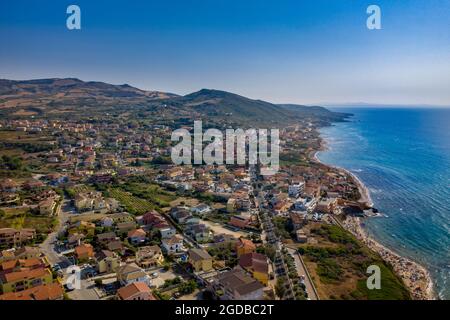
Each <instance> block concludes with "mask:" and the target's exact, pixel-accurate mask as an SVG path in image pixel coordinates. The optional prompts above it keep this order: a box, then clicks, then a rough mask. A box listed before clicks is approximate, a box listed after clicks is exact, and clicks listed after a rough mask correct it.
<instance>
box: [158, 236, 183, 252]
mask: <svg viewBox="0 0 450 320" xmlns="http://www.w3.org/2000/svg"><path fill="white" fill-rule="evenodd" d="M161 244H162V249H163V250H164V251H165V252H166V253H167V254H168V255H171V254H177V253H182V252H184V246H183V238H182V237H181V236H180V235H178V234H176V235H174V236H173V237H172V238H169V239H162V241H161Z"/></svg>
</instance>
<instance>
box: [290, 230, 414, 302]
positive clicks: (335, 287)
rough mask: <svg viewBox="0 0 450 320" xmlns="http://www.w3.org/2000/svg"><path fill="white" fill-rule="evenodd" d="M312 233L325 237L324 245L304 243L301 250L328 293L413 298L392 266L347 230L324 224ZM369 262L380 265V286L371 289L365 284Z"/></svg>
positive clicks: (345, 296) (341, 296)
mask: <svg viewBox="0 0 450 320" xmlns="http://www.w3.org/2000/svg"><path fill="white" fill-rule="evenodd" d="M311 234H312V235H314V236H316V237H320V238H321V239H322V240H321V241H319V243H321V245H305V246H301V247H300V248H299V250H298V251H299V253H300V254H301V255H302V256H303V257H304V259H305V261H306V262H307V265H308V266H309V267H310V268H311V270H312V273H313V274H315V275H317V276H318V279H316V285H317V287H318V289H319V291H320V293H321V294H322V295H325V297H328V298H330V299H331V298H336V299H337V298H339V299H387V300H395V299H410V295H409V292H408V290H407V289H406V287H405V285H404V284H403V282H402V281H401V279H399V278H398V276H397V275H395V273H394V272H393V270H392V268H391V267H390V266H388V265H387V264H386V263H385V262H384V261H383V260H382V259H381V258H380V257H379V256H378V255H377V254H376V253H374V252H372V251H371V250H369V249H368V248H367V247H365V246H364V245H363V244H361V243H360V242H359V241H358V240H357V239H356V238H355V237H354V236H353V235H351V234H350V233H349V232H347V231H346V230H344V229H342V228H340V227H338V226H335V225H326V224H322V225H320V227H318V228H313V229H311ZM370 265H377V266H379V267H380V269H381V290H369V289H368V288H367V286H366V280H367V277H368V274H367V273H366V270H367V267H368V266H370Z"/></svg>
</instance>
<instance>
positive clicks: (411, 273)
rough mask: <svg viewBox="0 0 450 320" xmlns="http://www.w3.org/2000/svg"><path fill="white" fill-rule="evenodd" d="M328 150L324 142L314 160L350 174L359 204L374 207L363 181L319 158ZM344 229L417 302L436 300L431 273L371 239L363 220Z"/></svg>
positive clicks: (350, 220)
mask: <svg viewBox="0 0 450 320" xmlns="http://www.w3.org/2000/svg"><path fill="white" fill-rule="evenodd" d="M323 150H326V144H325V143H324V141H323V140H322V143H321V147H320V150H318V151H316V152H314V154H313V155H312V158H313V160H314V161H317V162H320V163H321V164H323V165H326V166H328V167H333V168H334V169H336V170H339V171H340V172H343V173H346V174H348V175H349V176H350V177H351V178H352V180H353V182H354V183H355V185H356V186H357V187H358V190H359V193H360V199H359V202H361V203H365V204H367V206H369V207H372V206H373V202H372V199H371V197H370V192H369V190H368V189H367V187H366V186H365V185H364V183H362V181H361V180H360V179H359V178H358V177H357V176H356V175H354V174H353V173H351V172H350V171H348V170H346V169H343V168H339V167H336V166H330V165H328V164H325V163H323V162H321V161H320V159H319V158H318V157H317V153H318V152H319V151H323ZM343 227H344V228H345V229H346V230H347V231H349V232H350V233H352V234H353V235H354V236H355V237H356V238H357V239H359V240H360V241H361V242H363V243H364V244H365V245H367V247H369V248H370V249H371V250H373V251H375V252H377V253H378V254H379V255H380V256H381V258H382V259H383V260H384V261H386V262H387V263H389V264H390V265H391V266H392V268H393V270H394V272H395V273H396V274H397V275H398V276H399V277H400V278H401V279H402V280H403V282H404V283H405V285H406V286H407V288H408V289H409V291H410V293H411V296H412V297H413V299H415V300H434V299H436V296H435V293H434V290H433V281H432V279H431V276H430V273H429V272H428V270H427V269H426V268H425V267H423V266H422V265H420V264H418V263H417V262H415V261H412V260H411V259H408V258H406V257H402V256H400V255H399V254H397V253H395V252H393V251H392V250H390V249H388V248H386V247H385V246H384V245H382V244H380V243H379V242H377V241H376V240H374V239H373V238H371V237H370V236H369V235H368V234H367V232H366V230H365V229H364V226H363V223H362V221H361V218H359V217H351V216H348V217H346V219H345V220H344V221H343Z"/></svg>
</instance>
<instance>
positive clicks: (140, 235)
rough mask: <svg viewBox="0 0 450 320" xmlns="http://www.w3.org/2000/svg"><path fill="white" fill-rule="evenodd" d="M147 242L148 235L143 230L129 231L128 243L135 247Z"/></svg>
mask: <svg viewBox="0 0 450 320" xmlns="http://www.w3.org/2000/svg"><path fill="white" fill-rule="evenodd" d="M146 240H147V233H146V232H145V231H144V230H142V229H134V230H130V231H128V241H130V243H132V244H134V245H138V244H141V243H144V242H145V241H146Z"/></svg>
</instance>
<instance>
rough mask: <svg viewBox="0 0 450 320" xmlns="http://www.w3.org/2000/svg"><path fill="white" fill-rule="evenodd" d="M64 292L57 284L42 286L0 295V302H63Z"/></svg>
mask: <svg viewBox="0 0 450 320" xmlns="http://www.w3.org/2000/svg"><path fill="white" fill-rule="evenodd" d="M63 294H64V290H63V288H62V286H61V284H59V283H50V284H42V285H38V286H36V287H33V288H30V289H26V290H23V291H18V292H8V293H4V294H2V295H0V300H63V298H64V296H63Z"/></svg>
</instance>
